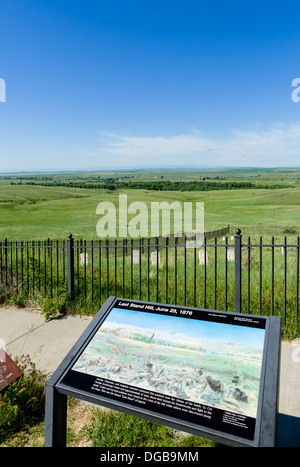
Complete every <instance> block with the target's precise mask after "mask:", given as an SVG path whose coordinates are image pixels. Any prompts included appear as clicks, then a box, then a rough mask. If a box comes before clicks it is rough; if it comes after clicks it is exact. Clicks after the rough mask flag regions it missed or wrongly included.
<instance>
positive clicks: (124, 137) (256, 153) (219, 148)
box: [88, 123, 300, 167]
mask: <svg viewBox="0 0 300 467" xmlns="http://www.w3.org/2000/svg"><path fill="white" fill-rule="evenodd" d="M254 127H255V128H256V131H253V130H252V131H251V130H249V127H248V129H247V130H239V129H234V130H232V131H231V132H230V134H229V135H228V136H227V137H222V138H216V137H209V136H207V135H204V134H203V133H201V132H199V131H197V130H195V129H193V130H192V131H191V132H190V133H188V134H180V135H172V136H134V135H128V134H116V133H102V135H101V141H100V147H99V148H97V149H96V150H95V151H88V154H89V155H94V156H96V157H100V158H101V160H102V161H103V160H104V159H105V157H106V159H107V164H106V165H107V166H130V165H131V166H132V165H136V166H138V165H140V166H147V165H148V166H160V167H163V166H166V165H168V166H170V165H175V166H176V165H177V166H179V165H181V166H183V165H199V166H201V165H206V166H207V165H209V166H263V167H275V166H287V165H289V166H292V165H300V124H298V123H294V124H289V125H285V124H280V123H278V124H274V125H272V126H270V127H269V128H268V129H265V130H262V129H261V126H260V125H255V126H254ZM258 128H259V130H258ZM104 156H105V157H104Z"/></svg>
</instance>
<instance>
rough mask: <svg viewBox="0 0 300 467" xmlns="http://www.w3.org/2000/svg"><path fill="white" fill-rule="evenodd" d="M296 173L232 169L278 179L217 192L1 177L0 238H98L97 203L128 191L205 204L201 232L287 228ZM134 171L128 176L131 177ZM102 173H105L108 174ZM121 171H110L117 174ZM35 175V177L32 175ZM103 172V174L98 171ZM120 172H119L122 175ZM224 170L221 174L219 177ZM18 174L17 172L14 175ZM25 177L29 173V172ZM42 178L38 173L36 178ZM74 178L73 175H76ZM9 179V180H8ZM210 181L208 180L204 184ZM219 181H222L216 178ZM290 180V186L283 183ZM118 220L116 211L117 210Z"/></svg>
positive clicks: (296, 204)
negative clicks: (46, 183) (113, 187)
mask: <svg viewBox="0 0 300 467" xmlns="http://www.w3.org/2000/svg"><path fill="white" fill-rule="evenodd" d="M161 173H164V172H162V171H157V172H155V171H152V172H149V171H145V172H144V173H142V172H131V173H129V174H131V175H126V176H128V177H129V176H130V177H135V179H141V178H143V177H144V178H143V179H144V180H147V179H149V177H151V179H157V178H159V177H161V176H162V175H161ZM299 173H300V172H297V171H292V170H288V169H287V170H286V171H284V170H282V171H281V172H279V171H275V170H274V171H266V172H263V171H262V172H261V173H257V172H255V171H254V170H252V171H245V170H244V171H242V170H240V171H238V170H237V171H231V172H228V173H227V175H226V180H241V179H243V180H245V179H247V180H251V181H257V180H258V181H259V183H260V182H263V183H269V185H270V186H271V185H272V184H273V183H275V182H276V184H278V183H283V184H284V187H282V188H276V189H235V190H218V191H204V192H203V191H202V192H196V191H185V192H176V191H153V190H142V189H141V190H137V189H131V190H124V189H120V190H115V191H109V190H105V189H85V188H70V187H63V186H39V185H36V186H35V185H26V184H25V183H26V181H27V182H28V180H22V183H23V184H16V185H11V181H12V180H13V182H14V183H20V180H19V179H17V176H16V175H14V176H10V177H9V176H7V175H6V176H2V177H1V179H0V219H1V224H0V239H4V238H5V237H6V238H8V239H9V240H30V239H36V240H38V239H46V238H48V237H50V238H51V239H65V238H67V236H68V234H69V233H72V234H73V236H74V237H75V238H78V239H79V238H84V239H85V238H86V239H98V236H97V232H96V224H97V221H98V220H99V218H100V216H99V215H97V214H96V208H97V205H98V203H100V202H102V201H111V202H113V203H114V205H115V206H116V208H117V210H118V200H119V198H118V196H119V194H120V193H127V196H128V204H130V203H131V202H133V201H143V202H145V203H146V204H147V206H148V207H149V211H150V203H151V202H155V201H158V202H161V201H168V202H170V203H171V202H172V201H177V200H178V201H180V202H182V203H183V202H188V201H192V202H196V201H200V202H204V210H205V230H206V231H209V230H214V229H217V228H221V227H224V226H227V225H228V224H230V226H231V228H232V231H234V230H235V228H237V227H239V228H241V229H242V233H244V234H246V235H248V234H259V233H262V234H264V233H269V234H270V235H272V233H274V235H276V234H280V233H282V231H283V230H284V229H286V228H290V227H294V229H295V230H297V228H298V227H297V226H300V185H299V183H298V181H299ZM97 174H98V173H95V174H91V173H88V174H81V173H78V174H74V173H72V174H63V173H60V174H50V175H51V177H52V178H53V179H54V180H62V179H63V180H78V179H79V178H86V179H91V177H93V178H95V177H96V176H98V175H97ZM132 174H133V175H132ZM111 175H112V174H110V173H105V177H108V176H111ZM119 175H120V174H119V173H118V174H116V173H114V174H113V176H114V177H117V176H119ZM205 175H206V177H208V176H211V177H214V176H216V172H203V171H202V172H201V174H199V171H198V172H195V171H186V172H182V171H177V172H176V171H170V172H166V173H165V175H163V177H165V178H169V179H172V178H173V179H175V178H176V177H177V178H181V179H184V180H194V179H198V178H199V177H202V178H203V177H205ZM34 176H35V175H34ZM101 176H103V173H102V175H101ZM122 176H124V173H123V174H122ZM221 176H222V177H223V176H224V174H222V173H220V177H221ZM18 177H19V178H20V175H19V176H18ZM24 177H29V175H28V174H26V175H24ZM39 177H41V176H39ZM76 177H77V178H76ZM9 178H10V179H9ZM208 183H209V182H208ZM220 183H222V182H220ZM288 184H290V187H287V186H288ZM117 218H118V213H117Z"/></svg>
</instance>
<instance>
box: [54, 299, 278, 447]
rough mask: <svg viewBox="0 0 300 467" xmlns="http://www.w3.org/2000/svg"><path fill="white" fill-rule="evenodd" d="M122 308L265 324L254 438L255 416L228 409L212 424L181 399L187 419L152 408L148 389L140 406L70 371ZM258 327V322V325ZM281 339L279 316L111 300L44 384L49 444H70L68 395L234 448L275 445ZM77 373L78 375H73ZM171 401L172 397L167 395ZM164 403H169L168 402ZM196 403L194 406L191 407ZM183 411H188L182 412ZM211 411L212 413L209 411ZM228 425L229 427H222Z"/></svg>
mask: <svg viewBox="0 0 300 467" xmlns="http://www.w3.org/2000/svg"><path fill="white" fill-rule="evenodd" d="M120 304H121V305H122V304H123V305H124V304H125V307H126V306H128V307H134V309H135V310H140V311H146V312H148V311H149V312H151V313H157V314H165V313H166V314H167V315H168V314H169V315H171V314H175V315H180V317H183V318H189V319H197V320H199V319H202V320H204V321H215V320H216V321H217V322H225V323H226V322H227V321H228V320H230V322H234V323H235V325H237V326H248V327H259V326H262V327H263V328H264V330H265V332H264V342H263V352H262V360H261V373H260V383H259V395H258V402H257V415H256V418H255V419H254V427H253V426H252V428H251V429H252V430H253V434H252V435H251V436H250V437H249V436H247V434H246V433H247V429H248V427H247V419H250V418H251V417H243V416H238V415H237V414H236V413H235V411H234V410H233V411H232V412H231V411H230V409H229V410H228V411H223V412H224V413H225V416H224V414H223V418H222V423H220V424H218V425H215V424H214V422H209V423H208V422H207V421H206V420H205V417H203V410H202V409H203V408H204V411H205V406H204V407H203V405H202V407H201V406H200V404H193V403H192V402H191V403H190V407H188V406H187V405H186V406H184V404H187V402H185V401H184V400H181V399H178V400H179V401H180V404H181V407H186V408H190V409H192V410H190V415H189V414H187V413H185V414H184V416H183V412H181V411H180V410H183V409H180V408H178V410H177V406H176V402H175V409H174V407H173V409H172V410H171V409H167V408H165V407H162V406H165V405H166V404H165V403H163V404H161V406H159V405H155V404H152V403H151V400H150V397H148V396H149V394H150V392H148V393H147V391H144V394H146V397H145V400H146V402H143V404H140V403H139V402H138V403H137V402H136V401H133V399H134V398H132V399H131V400H130V398H129V397H125V398H124V397H123V396H122V395H121V394H120V396H118V395H116V393H114V394H113V395H112V392H111V391H110V390H108V391H105V390H101V384H102V383H104V387H105V383H106V384H109V380H106V381H105V380H104V379H103V378H99V377H97V376H91V375H87V374H85V373H84V372H82V373H77V372H76V371H75V372H74V371H73V370H72V368H73V367H74V365H75V364H76V362H77V361H78V359H79V358H80V356H81V355H82V354H83V352H84V351H85V349H86V348H87V347H88V345H89V343H90V342H91V341H92V339H93V337H94V336H95V334H96V333H97V332H98V330H99V329H100V328H101V326H102V324H103V323H104V321H105V320H106V318H107V317H108V315H109V313H110V312H111V311H112V310H113V309H116V308H121V305H120ZM126 304H127V305H126ZM157 310H158V311H157ZM161 310H162V311H161ZM190 315H193V316H192V317H191V316H190ZM158 321H159V319H158ZM254 323H259V324H257V325H255V324H254ZM280 341H281V320H280V318H279V317H275V316H268V317H266V316H256V315H247V314H241V313H232V312H224V311H218V310H207V309H200V308H191V307H182V306H177V305H176V306H173V305H165V304H160V303H152V302H144V301H138V300H127V299H120V298H116V297H109V298H108V299H107V301H106V302H105V304H104V305H103V306H102V308H101V309H100V310H99V312H98V313H97V314H96V316H95V318H94V319H93V320H92V322H91V323H90V324H89V326H88V327H87V328H86V330H85V331H84V332H83V334H82V335H81V336H80V338H79V339H78V340H77V342H76V343H75V345H74V346H73V348H72V349H71V350H70V352H69V353H68V354H67V356H66V357H65V358H64V360H63V361H62V362H61V364H60V365H59V367H58V368H57V370H56V371H55V372H54V373H53V375H52V376H51V378H50V379H49V381H48V382H47V384H46V411H45V446H47V447H55V446H66V426H67V396H72V397H75V398H77V399H81V400H85V401H87V402H90V403H93V404H97V405H100V406H104V407H108V408H111V409H114V410H118V411H121V412H125V413H128V414H131V415H135V416H137V417H140V418H144V419H147V420H151V421H154V422H157V423H160V424H162V425H166V426H170V427H172V428H175V429H178V430H181V431H185V432H188V433H191V434H195V435H197V436H201V437H204V438H207V439H211V440H214V441H217V442H219V443H222V444H227V445H230V446H253V447H259V446H261V447H263V446H265V447H267V446H268V447H272V446H275V445H276V434H277V411H278V410H277V404H278V384H279V362H280ZM74 375H75V376H76V377H74ZM111 384H114V382H113V381H111ZM123 386H124V385H123ZM130 388H131V389H132V387H129V386H128V391H129V392H128V394H130ZM133 388H134V389H135V390H136V391H135V392H136V394H137V393H138V391H139V389H138V388H137V387H136V386H133ZM125 390H126V385H125ZM152 394H153V393H152ZM160 397H161V398H160V400H161V401H162V400H163V399H162V398H164V397H165V396H164V395H160ZM167 399H170V398H168V397H167ZM164 402H166V399H165V400H164ZM192 405H193V407H191V406H192ZM178 407H179V406H178ZM199 407H200V410H199ZM197 409H198V412H202V413H201V415H200V416H198V415H197V414H195V412H196V410H197ZM209 410H210V411H217V409H214V408H210V409H209ZM184 412H189V411H188V410H186V409H184ZM207 413H208V415H211V412H210V413H209V412H207ZM208 415H206V418H208V419H209V418H213V417H209V416H208ZM224 417H225V418H224ZM219 418H220V417H219ZM224 420H225V423H224ZM250 421H251V420H250ZM249 423H250V422H249ZM230 425H231V426H232V428H231V427H230ZM249 426H250V425H249ZM224 427H225V428H226V429H224ZM241 427H242V428H241ZM251 429H250V431H251ZM244 432H245V434H244Z"/></svg>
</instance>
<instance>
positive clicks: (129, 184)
mask: <svg viewBox="0 0 300 467" xmlns="http://www.w3.org/2000/svg"><path fill="white" fill-rule="evenodd" d="M20 184H22V185H40V186H55V187H57V186H63V187H67V188H84V189H92V190H95V189H105V190H109V191H115V190H117V189H124V188H125V189H131V190H135V189H136V190H155V191H211V190H235V189H266V188H290V187H291V185H282V184H274V185H273V184H272V185H270V184H265V183H259V184H258V183H252V182H249V181H243V182H230V181H222V182H215V181H209V182H207V181H198V180H193V181H188V182H187V181H170V180H157V181H151V180H150V181H149V180H130V181H124V180H116V179H113V178H108V179H103V181H101V182H100V181H99V182H97V183H91V182H89V181H88V180H87V181H64V180H52V181H46V182H45V181H43V182H40V181H38V180H35V181H30V182H25V183H24V182H22V181H21V182H18V183H15V182H11V185H20Z"/></svg>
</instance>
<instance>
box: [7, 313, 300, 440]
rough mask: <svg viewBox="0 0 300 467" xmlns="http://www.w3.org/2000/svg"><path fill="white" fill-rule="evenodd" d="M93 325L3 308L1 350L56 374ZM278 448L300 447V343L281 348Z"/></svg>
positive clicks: (78, 319) (81, 319)
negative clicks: (22, 357)
mask: <svg viewBox="0 0 300 467" xmlns="http://www.w3.org/2000/svg"><path fill="white" fill-rule="evenodd" d="M91 321H92V318H91V317H86V316H85V317H79V316H67V317H63V318H60V319H55V320H50V321H45V319H44V317H42V316H41V315H40V313H39V312H37V311H28V310H22V309H16V308H13V307H8V308H6V307H0V348H1V347H3V346H4V350H5V351H6V352H7V353H8V354H9V355H10V356H11V358H12V359H15V358H16V357H17V356H21V355H29V356H30V359H31V361H32V362H34V363H35V364H36V367H37V368H38V369H40V370H42V371H43V372H45V373H47V374H49V376H50V374H52V373H53V372H54V371H55V370H56V368H57V367H58V365H59V364H60V363H61V361H62V360H63V359H64V357H65V356H66V355H67V353H68V352H69V350H70V349H71V348H72V347H73V345H74V344H75V342H76V341H77V339H78V338H79V337H80V336H81V334H82V333H83V331H84V330H85V329H86V327H87V326H88V325H89V323H90V322H91ZM279 391H280V392H279V417H278V433H279V436H278V439H279V442H278V444H279V445H280V446H298V447H300V339H297V340H296V341H294V342H292V343H289V342H282V345H281V367H280V389H279Z"/></svg>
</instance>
